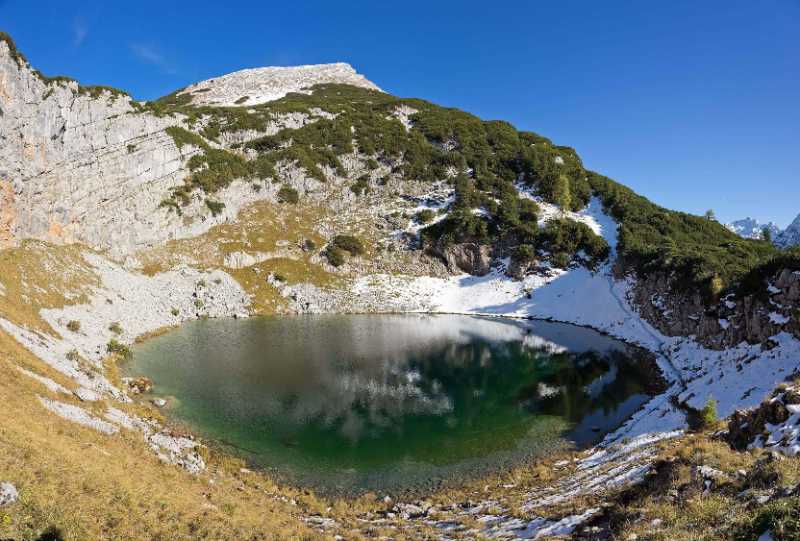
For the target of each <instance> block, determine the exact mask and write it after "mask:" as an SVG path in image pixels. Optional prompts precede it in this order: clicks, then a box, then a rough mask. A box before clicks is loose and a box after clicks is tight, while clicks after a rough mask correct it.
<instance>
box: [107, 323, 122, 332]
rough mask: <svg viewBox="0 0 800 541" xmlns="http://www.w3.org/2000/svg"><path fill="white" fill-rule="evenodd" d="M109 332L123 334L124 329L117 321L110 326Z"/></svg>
mask: <svg viewBox="0 0 800 541" xmlns="http://www.w3.org/2000/svg"><path fill="white" fill-rule="evenodd" d="M108 330H109V331H111V332H113V333H114V334H122V327H121V326H120V324H119V322H118V321H115V322H113V323H112V324H111V325H109V326H108Z"/></svg>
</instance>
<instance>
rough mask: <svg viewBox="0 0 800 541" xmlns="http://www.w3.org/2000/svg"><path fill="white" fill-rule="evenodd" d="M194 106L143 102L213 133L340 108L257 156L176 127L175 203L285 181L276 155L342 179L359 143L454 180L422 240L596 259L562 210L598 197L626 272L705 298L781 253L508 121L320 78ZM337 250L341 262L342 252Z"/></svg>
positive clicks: (408, 173) (603, 248) (319, 175)
mask: <svg viewBox="0 0 800 541" xmlns="http://www.w3.org/2000/svg"><path fill="white" fill-rule="evenodd" d="M188 102H189V96H187V95H180V96H179V95H178V94H177V93H173V94H170V95H169V96H166V97H164V98H162V99H160V100H157V101H156V102H151V103H149V104H148V107H147V109H148V110H150V111H151V112H154V113H156V114H161V115H166V114H176V113H181V114H183V115H186V116H187V126H188V127H191V126H194V125H196V124H197V122H198V121H199V119H200V118H201V117H203V118H204V119H205V121H206V123H207V126H206V127H205V128H204V130H203V132H202V133H203V135H205V136H206V137H207V138H209V139H216V138H217V137H219V135H220V134H221V133H224V132H231V131H238V130H246V129H252V130H264V129H265V128H266V126H267V125H268V123H269V122H270V121H271V120H272V119H273V118H274V115H275V114H281V113H298V112H299V113H305V114H308V115H310V116H313V114H314V113H313V110H314V109H315V108H319V109H322V110H325V111H330V112H336V114H337V116H336V117H335V118H316V120H315V121H314V122H310V123H308V124H306V125H304V126H302V127H301V128H298V129H288V128H287V129H284V130H281V131H280V132H278V133H276V134H274V135H270V136H266V137H261V138H258V139H255V140H253V141H250V142H249V143H247V144H246V145H245V146H246V147H247V148H248V149H250V150H252V151H255V153H256V155H257V157H256V158H255V159H245V158H244V157H241V156H239V155H238V154H234V153H232V152H228V151H225V150H218V149H211V148H210V147H209V146H208V143H207V142H206V139H204V138H203V137H202V136H201V135H200V134H198V133H195V132H192V131H190V130H188V129H184V128H170V129H169V130H168V131H170V132H171V133H170V134H171V135H172V137H173V139H175V142H176V144H177V145H178V146H181V147H182V146H184V145H187V144H192V145H195V146H198V147H200V148H201V149H202V150H203V154H202V155H197V156H195V157H193V158H192V160H193V162H192V164H191V166H192V170H193V173H192V175H191V176H190V177H189V178H188V179H187V182H186V185H185V186H182V187H180V188H177V189H176V190H175V191H174V194H173V195H174V196H173V198H172V200H171V201H166V202H164V203H163V204H164V205H165V206H169V207H171V208H175V209H177V210H179V207H180V205H181V204H186V203H188V201H189V194H190V193H191V192H192V191H194V190H198V189H199V190H202V191H204V192H205V193H206V194H211V193H214V192H215V191H217V190H218V189H220V188H222V187H224V186H227V185H228V184H229V183H230V182H231V181H232V180H233V179H234V178H243V179H251V180H253V179H273V180H274V181H280V180H281V179H280V178H279V176H280V175H278V174H277V173H276V165H277V164H278V163H280V162H292V163H294V164H295V165H296V166H298V167H301V168H303V169H304V170H305V171H306V173H307V174H308V175H309V176H310V177H312V178H316V179H317V180H319V181H323V182H324V181H325V180H326V176H325V173H324V172H323V169H324V166H327V167H329V168H330V169H331V170H333V171H335V172H336V173H337V174H338V175H341V176H344V174H345V172H344V170H343V167H342V164H341V162H340V161H339V157H340V156H342V155H343V154H345V153H351V152H353V151H354V150H356V148H357V149H358V151H359V152H360V153H361V154H362V155H366V156H368V161H367V165H368V168H370V169H372V170H374V169H375V168H377V167H378V165H379V164H380V163H382V164H385V165H388V166H389V167H391V170H392V174H395V175H403V176H404V177H406V178H411V179H418V180H420V181H423V182H425V181H435V180H443V179H448V180H449V182H450V183H452V185H453V187H454V188H455V192H456V200H455V203H454V204H453V205H452V207H451V208H450V209H449V213H448V216H447V218H446V219H444V220H442V221H440V222H438V223H436V224H435V225H432V226H429V227H427V228H425V229H424V230H423V232H422V236H423V242H424V243H425V244H426V245H427V246H440V247H442V246H446V245H448V244H451V243H458V242H476V243H484V244H494V245H501V246H504V247H507V250H508V253H509V254H513V253H514V250H515V249H516V247H519V246H522V245H525V246H529V247H530V249H533V250H534V253H537V252H539V253H541V254H542V256H543V257H551V258H553V259H554V260H557V262H558V264H560V265H564V264H569V262H571V261H575V260H577V259H580V258H578V257H577V256H578V255H585V256H586V258H587V259H588V262H589V264H592V265H594V264H597V263H598V262H600V261H602V260H603V259H605V258H606V257H607V255H608V254H609V253H610V248H609V247H608V246H607V244H606V243H605V241H603V240H602V239H600V238H599V237H597V235H595V234H594V233H593V232H592V231H591V230H589V229H588V228H586V227H585V226H582V225H580V224H578V223H576V222H574V221H573V220H570V219H569V218H568V216H567V211H574V210H579V209H581V208H583V207H585V206H586V204H587V203H588V201H589V199H590V197H591V196H592V195H597V196H599V197H600V199H601V200H602V202H603V205H604V207H605V208H606V210H607V211H608V212H609V213H611V214H612V215H613V216H614V218H615V219H617V220H618V221H619V222H620V224H621V226H620V230H619V246H618V252H619V255H620V262H621V263H622V267H621V268H622V270H633V271H635V272H637V273H643V274H647V273H652V272H665V273H667V274H668V275H669V276H670V277H671V280H672V283H673V288H676V289H679V290H683V291H700V292H702V293H703V295H704V298H705V299H706V300H707V301H713V300H714V299H716V298H718V296H719V295H720V294H722V293H724V292H725V291H728V290H731V288H733V287H734V286H735V285H736V284H737V283H738V281H739V280H741V279H742V278H743V277H744V276H745V275H746V274H747V273H749V272H750V271H751V270H754V269H756V268H758V267H759V266H760V265H762V264H765V263H766V262H768V261H770V259H771V258H772V257H773V256H775V255H776V254H777V249H776V248H775V247H773V246H772V245H771V244H770V243H769V242H766V241H758V240H748V239H742V238H740V237H738V236H737V235H735V234H734V233H732V232H730V231H728V230H727V229H726V228H725V227H724V226H722V225H721V224H719V223H718V222H717V221H716V220H713V219H707V218H706V217H702V216H693V215H689V214H686V213H681V212H673V211H669V210H667V209H664V208H662V207H659V206H657V205H655V204H653V203H651V202H650V201H648V200H647V199H645V198H643V197H641V196H638V195H636V194H635V193H634V192H633V191H631V190H629V189H628V188H626V187H624V186H622V185H620V184H618V183H616V182H614V181H612V180H610V179H608V178H606V177H603V176H602V175H598V174H596V173H593V172H591V171H587V170H586V169H584V167H583V164H582V162H581V160H580V158H579V157H578V155H577V154H576V153H575V151H574V150H573V149H571V148H569V147H563V146H557V145H554V144H553V143H552V142H551V141H550V140H548V139H546V138H544V137H541V136H539V135H537V134H535V133H531V132H523V131H518V130H516V129H515V128H514V127H513V126H512V125H511V124H508V123H506V122H500V121H483V120H480V119H479V118H477V117H475V116H473V115H470V114H468V113H465V112H462V111H458V110H456V109H448V108H444V107H439V106H436V105H434V104H431V103H428V102H425V101H422V100H416V99H401V98H396V97H393V96H390V95H387V94H383V93H379V92H375V91H371V90H366V89H361V88H355V87H349V86H345V85H319V86H316V87H314V89H313V92H312V93H311V94H308V95H306V94H289V95H287V96H285V97H284V98H282V99H280V100H277V101H274V102H269V103H266V104H261V105H256V106H253V107H246V108H244V107H196V106H191V105H188ZM401 105H406V106H409V107H412V108H414V109H415V110H417V111H418V112H417V113H415V114H414V115H412V121H413V128H412V129H411V130H410V131H406V130H405V128H404V127H403V126H402V125H401V124H400V122H398V121H397V120H395V119H393V118H392V112H393V111H394V110H395V109H396V108H397V107H399V106H401ZM192 160H190V161H192ZM379 184H380V183H379ZM367 186H368V183H367V177H364V176H362V177H360V178H358V179H356V180H355V182H354V183H353V184H351V189H352V190H353V191H354V192H355V193H357V194H362V193H364V192H365V190H366V188H367ZM518 186H522V187H525V188H527V189H528V190H530V192H531V193H533V194H536V195H538V196H539V197H541V198H542V200H544V201H546V202H548V203H551V204H555V205H557V206H559V207H560V208H561V209H562V210H563V211H564V214H563V216H562V219H561V220H559V221H557V222H555V223H551V225H550V226H548V227H546V228H543V229H540V228H539V227H538V225H537V216H538V214H539V209H538V206H537V204H536V203H535V202H533V201H531V200H530V199H527V198H521V197H520V196H519V191H518V189H517V187H518ZM333 252H334V254H336V251H335V250H334V251H333ZM581 252H583V254H581ZM548 254H549V256H548ZM339 255H341V254H339ZM332 257H333V258H334V259H335V260H338V259H339V258H338V255H333V256H332Z"/></svg>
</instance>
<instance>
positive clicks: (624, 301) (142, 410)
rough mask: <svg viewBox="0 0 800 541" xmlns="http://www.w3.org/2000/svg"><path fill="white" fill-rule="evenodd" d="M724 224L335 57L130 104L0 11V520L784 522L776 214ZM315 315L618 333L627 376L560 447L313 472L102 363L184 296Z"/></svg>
mask: <svg viewBox="0 0 800 541" xmlns="http://www.w3.org/2000/svg"><path fill="white" fill-rule="evenodd" d="M768 227H769V224H768ZM732 229H733V230H731V229H729V228H726V227H725V226H724V225H722V224H719V223H717V222H716V221H715V220H711V219H708V218H707V217H703V216H694V215H690V214H687V213H683V212H677V211H671V210H669V209H665V208H663V207H660V206H658V205H656V204H654V203H652V202H651V201H649V200H647V199H646V198H645V197H642V196H641V195H638V194H637V193H635V192H634V191H633V190H631V189H630V188H628V187H626V186H624V185H623V184H620V183H618V182H616V181H614V180H612V179H610V178H608V177H606V176H604V175H602V174H599V173H597V172H594V171H591V170H589V169H587V168H586V167H585V165H584V163H583V162H582V160H581V158H580V156H579V155H578V153H577V152H576V151H575V150H574V149H572V148H570V147H568V146H563V145H561V144H558V143H556V142H553V141H551V140H550V139H548V138H547V137H545V136H542V135H540V134H537V133H534V132H530V131H523V130H518V129H517V128H515V127H514V126H513V125H511V124H510V123H508V122H504V121H486V120H482V119H480V118H478V117H476V116H474V115H472V114H469V113H467V112H464V111H460V110H458V109H453V108H447V107H442V106H439V105H437V104H434V103H431V102H428V101H425V100H422V99H415V98H399V97H396V96H394V95H392V94H391V93H390V89H386V91H385V90H382V89H380V88H378V87H377V86H376V85H375V84H373V83H371V82H370V81H369V80H367V79H366V78H365V77H364V76H362V75H360V74H358V73H357V72H356V71H355V70H354V69H353V68H352V67H351V66H349V65H348V64H344V63H337V64H325V65H317V66H298V67H267V68H254V69H246V70H242V71H237V72H234V73H231V74H228V75H222V76H219V77H215V78H213V79H208V80H206V81H202V82H198V83H195V84H193V85H190V86H188V87H186V88H183V89H180V90H176V91H175V92H172V93H171V94H168V95H166V96H164V97H162V98H159V99H157V100H152V101H139V100H137V99H135V98H133V97H132V96H130V95H129V94H127V93H126V92H125V91H123V90H119V89H115V88H111V87H106V86H85V85H82V84H80V83H79V82H78V81H75V80H73V79H70V78H68V77H61V76H59V77H48V76H47V75H44V74H42V73H41V72H39V71H37V70H36V69H34V67H33V66H31V65H30V63H29V62H28V60H27V59H26V58H25V56H24V55H23V53H22V52H21V51H19V50H18V49H17V47H16V45H15V44H14V42H13V40H12V39H11V37H10V36H8V35H7V34H5V33H0V248H1V249H0V371H2V373H3V376H4V377H3V378H0V380H1V381H0V402H2V405H0V408H2V413H3V414H2V415H0V480H2V483H0V489H2V490H1V491H0V538H12V539H28V538H30V539H36V538H39V539H62V538H63V539H95V538H96V539H122V538H130V539H135V538H153V539H157V538H171V539H172V538H174V539H198V538H215V539H243V538H250V537H252V538H254V539H260V538H265V539H267V538H270V537H268V536H267V534H264V536H262V537H258V535H260V533H259V534H257V535H256V534H254V532H261V533H263V532H271V533H270V535H273V534H274V535H273V537H274V538H275V539H299V538H303V539H317V538H319V539H366V538H375V537H377V538H387V539H388V538H393V539H399V538H400V537H399V532H402V535H403V536H405V537H404V538H406V539H483V538H492V539H549V538H554V539H564V538H573V539H695V538H701V537H692V536H693V535H694V534H695V533H696V532H698V531H701V530H702V532H703V534H702V535H703V536H704V537H702V538H706V539H724V538H728V539H759V537H758V536H760V535H762V534H767V533H769V532H778V533H777V534H776V535H777V536H778V537H776V538H777V539H781V540H785V539H796V538H797V537H792V536H796V535H800V534H798V529H797V526H796V524H797V521H796V520H795V518H793V517H796V516H797V514H798V512H800V498H798V493H800V474H798V472H800V467H798V465H800V462H798V459H796V458H795V455H797V451H798V445H797V437H796V435H797V431H798V430H800V420H799V419H798V415H800V413H798V411H797V402H798V399H797V389H796V387H797V384H796V383H795V382H793V381H791V379H792V378H793V377H794V375H795V374H796V373H797V372H798V370H800V252H798V248H791V246H792V245H794V244H796V240H797V238H796V237H798V235H797V231H798V229H800V224H798V223H797V222H795V224H793V225H792V226H790V227H789V228H788V229H787V230H786V231H784V232H782V233H780V234H776V235H775V236H774V240H775V243H776V244H777V246H776V245H775V244H773V243H772V242H769V241H768V240H765V239H762V238H761V235H760V234H758V233H760V230H761V229H762V225H761V224H757V223H756V222H755V221H752V220H747V221H742V222H736V223H735V224H733V226H732ZM331 313H334V314H336V313H338V314H344V313H348V314H353V313H358V314H377V313H416V314H444V313H447V314H469V315H476V316H477V315H479V316H492V317H504V318H509V319H511V320H513V321H519V320H522V319H524V320H529V319H535V320H551V321H557V322H562V323H568V324H573V325H577V326H584V327H590V328H592V329H594V330H596V331H601V333H603V334H605V335H607V336H608V337H612V338H614V339H617V340H622V341H625V342H627V343H628V344H629V345H631V346H635V347H636V348H638V349H637V350H639V351H641V352H642V359H644V360H643V361H642V363H643V366H646V367H651V372H648V374H649V381H648V382H647V383H648V384H647V385H646V388H647V392H648V393H651V394H652V396H651V394H646V395H645V394H641V393H640V394H639V395H637V398H641V399H642V400H643V402H642V403H643V406H642V407H641V408H639V409H635V411H634V412H633V413H631V414H627V413H626V415H624V416H622V417H621V418H620V419H617V421H618V423H617V425H616V427H615V428H614V429H613V430H611V431H610V432H609V433H607V434H605V435H603V436H602V437H598V438H597V440H599V441H598V442H597V444H596V445H594V444H593V445H591V446H590V447H589V448H586V449H572V448H570V449H563V450H559V451H558V452H554V453H552V454H551V455H549V456H546V457H540V458H538V459H537V460H536V461H533V462H530V463H524V464H515V465H514V466H513V467H508V468H499V469H498V471H497V472H496V473H491V474H486V475H483V476H481V477H480V478H477V479H464V480H463V482H462V483H461V484H460V485H457V486H452V485H450V486H433V487H430V490H428V491H427V492H426V493H424V494H405V493H400V494H383V493H381V494H376V493H364V494H360V495H358V496H357V497H338V496H330V495H327V494H326V495H323V494H317V493H316V492H315V491H314V490H311V489H309V488H307V487H297V486H294V485H293V484H292V483H291V482H288V481H287V480H286V479H283V478H281V477H280V476H278V475H273V472H272V471H271V470H270V469H268V468H265V469H257V470H256V469H254V468H253V467H252V465H250V464H249V463H248V462H246V461H245V460H244V459H243V458H242V456H246V454H247V450H243V449H239V450H236V449H232V448H230V446H228V445H227V444H222V442H219V441H214V440H213V439H212V440H209V441H206V440H204V438H202V437H201V436H200V434H199V431H195V430H193V429H192V427H191V426H186V425H185V424H183V423H180V422H177V421H176V420H175V419H174V418H173V417H171V415H169V414H168V413H169V411H170V410H171V408H172V407H175V408H178V409H179V408H180V406H181V405H180V404H179V401H178V400H177V399H176V397H172V396H168V397H162V396H154V395H153V394H152V393H153V389H154V388H157V387H158V385H159V382H158V381H155V382H153V381H150V380H149V379H148V378H146V377H143V376H142V375H136V376H133V377H128V376H125V377H123V373H124V370H125V367H126V366H127V365H126V363H127V362H128V360H129V359H130V357H131V348H132V347H133V346H134V344H135V343H137V342H140V341H142V340H146V339H147V338H150V337H153V336H154V335H156V334H160V333H162V332H164V331H165V330H166V329H169V328H171V327H175V326H178V325H181V324H183V323H186V322H188V321H192V320H209V321H208V323H209V324H213V323H214V321H213V320H214V319H215V318H237V319H239V318H248V317H252V316H288V315H297V314H331ZM598 336H599V335H598ZM453 339H454V340H456V338H453ZM528 339H529V341H530V342H535V341H536V340H535V337H533V336H529V337H528ZM323 346H324V345H323ZM321 347H322V346H321ZM559 351H560V350H558V349H557V348H556V349H552V348H551V351H550V353H554V352H555V353H554V354H558V353H559ZM484 361H486V362H489V361H488V360H485V359H484ZM481 362H483V361H481ZM581 362H584V361H581ZM576 366H577V368H576V370H580V368H581V367H584V368H585V367H586V366H588V364H587V363H585V362H584V364H579V365H576ZM225 367H226V365H225V364H224V363H221V364H220V366H215V367H214V368H215V369H218V370H219V372H216V373H218V374H220V377H222V375H224V370H225ZM385 372H386V371H385ZM384 375H385V374H384ZM389 375H390V376H391V377H394V378H396V377H399V376H398V375H397V374H389ZM405 376H407V377H406V380H404V381H403V382H402V385H401V386H400V387H402V389H405V390H408V389H412V391H413V386H414V383H415V381H416V380H415V379H414V375H413V374H411V373H409V374H406V375H405ZM387 377H388V376H387ZM587 377H588V376H587ZM609 377H610V379H611V380H614V378H615V376H614V375H613V374H612V375H611V376H609ZM599 379H601V378H598V379H597V380H591V381H589V382H588V383H587V385H585V386H584V387H585V388H584V387H581V389H582V390H581V392H584V391H585V393H587V396H588V395H590V394H593V393H594V395H595V396H593V398H597V393H596V392H595V390H596V389H597V388H604V386H606V385H608V384H610V383H611V382H608V381H598V380H599ZM356 383H358V382H356ZM219 385H220V389H219V393H213V394H222V395H224V394H225V385H224V382H223V380H222V379H220V382H219ZM348 385H355V384H354V383H353V382H347V381H344V382H342V383H341V385H340V387H342V388H347V389H350V388H351V387H348ZM562 387H563V385H562ZM365 388H368V389H369V390H370V392H371V393H373V394H375V393H384V394H385V395H386V396H394V395H392V394H391V393H392V392H395V391H396V389H394V388H390V387H387V386H386V385H383V386H382V385H381V384H379V382H378V383H376V382H368V384H365ZM525 392H527V393H529V394H531V396H538V397H544V398H546V397H548V396H557V394H558V393H559V386H558V385H555V384H554V385H551V386H549V387H548V386H546V385H545V386H538V387H536V389H527V390H525ZM412 394H413V393H412ZM415 396H417V395H415ZM642 397H643V398H642ZM474 398H475V400H478V399H480V398H481V397H480V396H477V395H476V396H475V397H474ZM442 403H444V404H446V403H447V401H446V400H443V401H442ZM301 413H302V412H299V413H298V415H300V414H301ZM726 418H730V419H731V420H730V423H729V424H727V425H726V424H724V423H723V422H722V421H723V419H726ZM584 428H585V429H586V431H587V432H588V433H593V432H595V430H594V428H593V425H591V424H590V425H588V426H587V427H584ZM296 445H297V442H294V441H288V440H287V441H286V442H285V445H284V446H282V447H281V449H282V452H291V450H292V449H293V448H294V447H295V446H296ZM284 448H285V449H284ZM731 517H734V518H731ZM48 532H49V533H48ZM54 532H55V533H54ZM785 532H789V533H785ZM48 535H49V537H47V536H48ZM56 535H58V536H59V537H56ZM254 535H255V536H254ZM769 535H771V534H769ZM781 536H782V537H781ZM761 539H766V538H764V537H761Z"/></svg>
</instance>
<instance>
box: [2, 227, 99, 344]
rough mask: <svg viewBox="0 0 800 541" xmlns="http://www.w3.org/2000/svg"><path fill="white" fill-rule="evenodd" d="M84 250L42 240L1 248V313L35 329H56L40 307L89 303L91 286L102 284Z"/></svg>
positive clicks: (59, 306)
mask: <svg viewBox="0 0 800 541" xmlns="http://www.w3.org/2000/svg"><path fill="white" fill-rule="evenodd" d="M82 251H85V248H82V247H77V246H52V245H49V244H46V243H44V242H39V241H25V242H24V243H22V245H21V246H19V247H17V248H9V249H6V250H0V284H2V289H0V292H2V294H0V314H2V315H3V317H5V318H6V319H10V320H12V321H14V322H15V323H17V324H20V325H25V326H27V327H29V328H31V329H36V330H40V331H46V332H47V331H52V330H51V329H50V327H49V325H47V323H45V322H44V321H43V320H42V319H41V318H40V317H39V312H40V310H41V309H43V308H61V307H63V306H64V305H67V304H78V303H81V302H86V301H87V300H88V297H87V293H88V292H89V289H90V288H91V287H94V286H97V285H98V279H97V276H96V275H95V274H94V272H93V270H92V268H91V267H90V266H89V265H88V263H87V262H86V260H85V259H84V258H83V257H82V256H81V252H82Z"/></svg>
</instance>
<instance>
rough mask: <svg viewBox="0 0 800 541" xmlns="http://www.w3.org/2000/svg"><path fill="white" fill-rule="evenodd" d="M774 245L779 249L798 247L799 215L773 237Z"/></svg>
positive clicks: (799, 242)
mask: <svg viewBox="0 0 800 541" xmlns="http://www.w3.org/2000/svg"><path fill="white" fill-rule="evenodd" d="M775 244H777V245H778V246H780V247H781V248H789V247H790V246H800V214H798V215H797V218H795V219H794V221H793V222H792V223H791V224H790V225H789V227H787V228H786V229H784V230H783V232H781V234H779V235H778V236H776V237H775Z"/></svg>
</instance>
